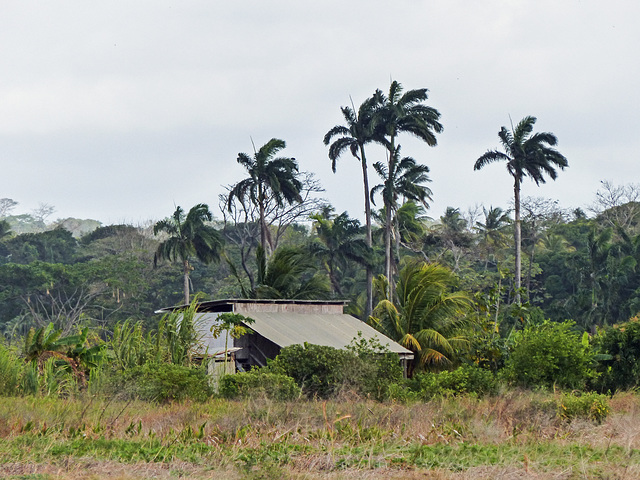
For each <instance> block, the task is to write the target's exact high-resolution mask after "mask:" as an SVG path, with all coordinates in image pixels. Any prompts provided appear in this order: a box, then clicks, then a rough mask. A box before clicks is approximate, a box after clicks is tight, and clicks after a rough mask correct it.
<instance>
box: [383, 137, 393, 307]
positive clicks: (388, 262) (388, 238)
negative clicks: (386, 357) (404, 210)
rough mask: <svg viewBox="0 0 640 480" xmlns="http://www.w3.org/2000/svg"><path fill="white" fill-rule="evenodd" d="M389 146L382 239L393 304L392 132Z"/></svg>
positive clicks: (389, 294)
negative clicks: (383, 235)
mask: <svg viewBox="0 0 640 480" xmlns="http://www.w3.org/2000/svg"><path fill="white" fill-rule="evenodd" d="M390 138H391V141H390V145H389V160H388V162H387V165H388V167H387V169H388V171H387V174H388V175H389V178H388V179H387V180H386V181H387V182H388V183H387V197H388V198H387V202H386V203H387V205H386V208H387V212H386V213H387V215H386V225H385V239H384V253H385V275H386V276H387V281H388V284H389V291H388V292H387V294H388V296H389V301H391V302H393V294H394V291H395V284H394V281H393V271H392V270H391V264H392V263H393V258H392V257H393V251H392V250H391V228H392V225H391V222H392V220H393V216H392V210H393V202H394V191H393V175H394V174H395V148H396V147H395V134H394V133H393V132H392V133H391V134H390Z"/></svg>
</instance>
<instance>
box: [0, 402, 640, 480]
mask: <svg viewBox="0 0 640 480" xmlns="http://www.w3.org/2000/svg"><path fill="white" fill-rule="evenodd" d="M558 405H559V403H558V396H557V395H555V394H553V393H531V392H506V393H504V394H502V395H500V396H496V397H490V398H484V399H477V398H473V397H459V398H449V399H439V400H434V401H431V402H428V403H411V404H398V403H376V402H372V401H368V400H363V399H360V398H353V397H352V396H349V395H344V396H343V397H342V398H340V399H335V400H332V401H327V402H320V401H317V402H316V401H304V400H300V401H297V402H288V403H284V402H273V401H270V400H266V399H254V400H249V401H242V402H240V401H238V402H233V401H227V400H212V401H210V402H207V403H203V404H200V403H179V404H177V403H176V404H169V405H154V404H151V403H144V402H118V401H109V400H106V399H98V398H82V399H67V400H58V399H49V398H3V399H2V401H1V402H0V478H9V479H33V480H35V479H39V480H47V479H64V480H76V479H111V480H133V479H146V478H149V479H151V478H157V479H178V478H193V479H210V478H211V479H213V478H216V479H221V478H222V479H226V478H229V479H232V478H233V479H235V478H241V479H277V480H285V479H300V480H302V479H305V480H316V479H318V480H320V479H327V480H329V479H331V480H341V479H345V480H346V479H371V480H373V479H437V480H449V479H452V480H453V479H455V480H461V479H609V480H614V479H616V480H623V479H624V480H626V479H638V478H640V395H637V394H634V393H623V394H617V395H615V396H614V397H613V398H612V399H610V401H609V406H610V413H609V415H608V416H607V417H606V418H605V419H604V420H603V421H602V422H601V423H598V422H597V421H594V420H589V419H586V418H574V419H572V420H568V419H567V418H565V417H564V416H563V415H562V412H561V409H560V408H559V407H558Z"/></svg>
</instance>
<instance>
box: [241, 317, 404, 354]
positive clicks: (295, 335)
mask: <svg viewBox="0 0 640 480" xmlns="http://www.w3.org/2000/svg"><path fill="white" fill-rule="evenodd" d="M246 316H247V317H249V318H251V319H253V320H254V322H255V323H252V324H250V325H248V327H249V328H251V329H252V330H254V331H256V332H258V333H259V334H260V335H262V336H263V337H265V338H268V339H269V340H271V341H272V342H273V343H275V344H276V345H279V346H280V347H288V346H290V345H296V344H303V343H305V342H307V343H312V344H315V345H324V346H328V347H334V348H340V349H342V348H345V347H347V346H348V345H349V344H350V343H351V341H352V340H353V339H354V338H356V337H357V336H358V333H360V334H361V335H362V338H364V339H365V340H372V339H377V340H378V342H379V343H380V345H382V346H387V348H389V350H390V351H392V352H393V353H398V354H402V355H411V357H413V352H411V350H408V349H406V348H404V347H403V346H402V345H400V344H398V343H396V342H394V341H393V340H391V339H390V338H388V337H386V336H384V335H383V334H382V333H380V332H378V331H377V330H376V329H374V328H373V327H371V326H369V325H367V324H366V323H364V322H362V321H360V320H358V319H357V318H355V317H352V316H351V315H346V314H344V313H342V314H334V315H323V314H317V313H293V312H251V313H249V314H247V315H246Z"/></svg>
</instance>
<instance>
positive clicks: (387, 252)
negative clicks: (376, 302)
mask: <svg viewBox="0 0 640 480" xmlns="http://www.w3.org/2000/svg"><path fill="white" fill-rule="evenodd" d="M385 208H386V210H387V212H386V217H385V226H384V257H385V260H384V261H385V263H384V274H385V275H386V277H387V283H388V284H389V288H388V292H387V295H388V300H389V301H391V302H393V287H392V283H393V278H392V271H391V262H392V259H391V256H392V255H393V251H392V250H391V222H392V215H391V205H390V204H388V203H387V205H385Z"/></svg>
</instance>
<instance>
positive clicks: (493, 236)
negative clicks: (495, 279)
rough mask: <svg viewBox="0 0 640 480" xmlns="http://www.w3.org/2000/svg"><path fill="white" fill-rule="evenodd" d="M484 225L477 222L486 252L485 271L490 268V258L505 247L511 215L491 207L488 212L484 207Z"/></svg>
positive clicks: (498, 208)
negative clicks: (506, 232)
mask: <svg viewBox="0 0 640 480" xmlns="http://www.w3.org/2000/svg"><path fill="white" fill-rule="evenodd" d="M482 212H483V214H484V223H483V222H480V221H477V222H476V224H475V227H474V228H475V230H476V231H477V232H478V233H479V234H480V238H481V242H482V245H483V247H484V250H485V251H486V255H487V256H486V258H485V264H484V269H485V270H487V268H488V266H489V257H490V256H491V255H494V256H495V251H496V250H497V249H499V248H501V247H503V246H505V245H504V244H505V231H506V229H507V228H508V226H509V224H510V223H511V219H510V218H509V215H507V213H506V212H505V211H504V210H503V209H502V208H500V207H493V206H490V207H489V209H488V210H487V209H486V208H485V207H482Z"/></svg>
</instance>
